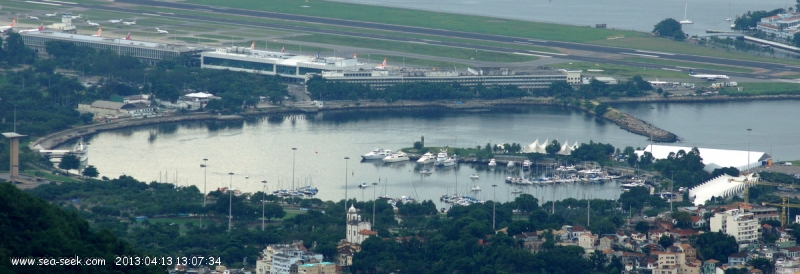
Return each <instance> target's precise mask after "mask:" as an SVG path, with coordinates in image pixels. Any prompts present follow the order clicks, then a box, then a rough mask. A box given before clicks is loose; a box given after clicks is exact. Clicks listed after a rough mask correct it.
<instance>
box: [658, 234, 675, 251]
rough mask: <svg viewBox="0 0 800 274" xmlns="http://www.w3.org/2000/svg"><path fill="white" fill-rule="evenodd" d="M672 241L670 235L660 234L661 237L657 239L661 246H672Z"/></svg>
mask: <svg viewBox="0 0 800 274" xmlns="http://www.w3.org/2000/svg"><path fill="white" fill-rule="evenodd" d="M673 242H674V241H673V240H672V237H670V236H667V235H662V236H661V238H659V239H658V244H659V245H660V246H661V247H663V248H667V247H670V246H672V243H673Z"/></svg>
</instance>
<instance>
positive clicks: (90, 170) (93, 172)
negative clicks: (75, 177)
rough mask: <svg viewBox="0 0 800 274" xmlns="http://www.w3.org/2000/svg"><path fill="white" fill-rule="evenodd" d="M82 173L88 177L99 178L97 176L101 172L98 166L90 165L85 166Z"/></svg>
mask: <svg viewBox="0 0 800 274" xmlns="http://www.w3.org/2000/svg"><path fill="white" fill-rule="evenodd" d="M81 174H83V176H86V177H92V178H97V176H98V175H100V172H98V171H97V168H96V167H94V166H92V165H90V166H87V167H86V168H84V169H83V172H82V173H81Z"/></svg>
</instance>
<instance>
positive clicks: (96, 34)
mask: <svg viewBox="0 0 800 274" xmlns="http://www.w3.org/2000/svg"><path fill="white" fill-rule="evenodd" d="M100 35H103V27H100V29H98V30H97V33H95V34H92V36H95V37H99V36H100Z"/></svg>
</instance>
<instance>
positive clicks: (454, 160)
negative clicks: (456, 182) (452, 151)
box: [441, 156, 458, 166]
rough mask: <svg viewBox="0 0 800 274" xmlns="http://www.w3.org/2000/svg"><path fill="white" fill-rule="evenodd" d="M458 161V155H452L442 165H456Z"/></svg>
mask: <svg viewBox="0 0 800 274" xmlns="http://www.w3.org/2000/svg"><path fill="white" fill-rule="evenodd" d="M457 163H458V158H456V156H450V157H448V158H447V159H445V160H444V161H443V162H442V163H441V166H454V165H456V164H457Z"/></svg>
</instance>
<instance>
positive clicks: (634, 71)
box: [548, 62, 692, 81]
mask: <svg viewBox="0 0 800 274" xmlns="http://www.w3.org/2000/svg"><path fill="white" fill-rule="evenodd" d="M548 66H550V67H552V68H556V69H573V70H578V69H579V70H583V71H584V73H588V74H593V75H596V74H600V75H608V76H613V77H625V78H630V77H633V76H636V75H641V76H642V77H644V78H684V79H692V77H690V76H689V75H688V74H686V73H683V72H680V71H671V70H663V69H648V68H638V67H632V66H619V65H610V64H604V63H597V65H595V63H589V62H574V63H572V64H571V65H570V64H569V63H560V64H550V65H548ZM589 69H600V70H603V71H601V72H591V71H589V72H587V71H586V70H589ZM617 80H620V81H624V80H625V79H617Z"/></svg>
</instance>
